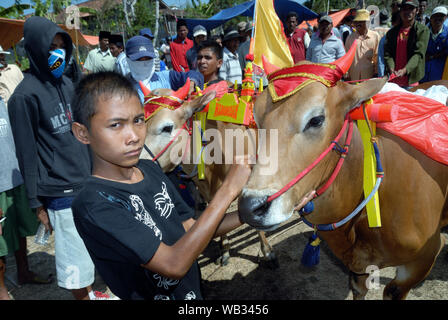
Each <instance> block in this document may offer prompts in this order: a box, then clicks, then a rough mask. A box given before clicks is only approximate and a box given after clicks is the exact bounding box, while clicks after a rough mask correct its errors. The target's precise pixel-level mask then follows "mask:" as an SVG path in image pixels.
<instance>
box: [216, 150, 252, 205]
mask: <svg viewBox="0 0 448 320" xmlns="http://www.w3.org/2000/svg"><path fill="white" fill-rule="evenodd" d="M255 162H256V159H255V157H254V156H251V155H244V156H235V158H234V161H233V164H232V167H231V168H230V171H229V173H228V174H227V176H226V179H225V180H224V183H223V185H226V187H228V188H229V191H230V192H231V193H232V195H233V196H234V197H236V196H237V195H238V194H239V193H240V192H241V189H242V188H243V187H244V186H245V185H246V183H247V180H249V176H250V174H251V172H252V167H253V165H254V164H255Z"/></svg>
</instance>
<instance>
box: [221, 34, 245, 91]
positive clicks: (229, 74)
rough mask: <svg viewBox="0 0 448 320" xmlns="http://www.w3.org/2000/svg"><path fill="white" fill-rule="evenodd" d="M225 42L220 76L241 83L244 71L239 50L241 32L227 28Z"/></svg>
mask: <svg viewBox="0 0 448 320" xmlns="http://www.w3.org/2000/svg"><path fill="white" fill-rule="evenodd" d="M223 44H224V50H223V61H222V66H221V68H220V69H219V77H220V78H221V79H224V80H227V81H230V82H232V83H235V81H236V82H237V83H238V84H241V83H242V81H243V73H242V71H241V65H240V61H239V59H238V52H237V50H238V47H239V45H240V34H239V33H238V31H236V30H235V29H229V30H227V32H226V33H225V34H224V39H223Z"/></svg>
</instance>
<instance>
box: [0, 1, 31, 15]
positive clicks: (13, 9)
mask: <svg viewBox="0 0 448 320" xmlns="http://www.w3.org/2000/svg"><path fill="white" fill-rule="evenodd" d="M26 9H31V5H29V4H21V3H20V0H16V1H15V3H14V5H12V6H10V7H8V8H4V7H2V6H0V17H3V18H10V19H21V18H23V16H24V10H26Z"/></svg>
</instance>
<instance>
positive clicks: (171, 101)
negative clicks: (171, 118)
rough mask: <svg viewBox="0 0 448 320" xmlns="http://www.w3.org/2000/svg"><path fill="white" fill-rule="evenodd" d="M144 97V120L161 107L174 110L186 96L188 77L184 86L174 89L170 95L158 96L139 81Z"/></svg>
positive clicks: (188, 85) (188, 83)
mask: <svg viewBox="0 0 448 320" xmlns="http://www.w3.org/2000/svg"><path fill="white" fill-rule="evenodd" d="M139 84H140V88H141V89H142V92H143V95H144V96H145V98H144V103H143V104H144V109H145V121H147V120H149V118H151V117H152V116H153V115H155V114H156V113H157V112H159V111H160V110H161V109H162V108H168V109H170V110H176V109H177V108H179V107H180V106H181V105H182V102H183V101H184V100H185V98H186V97H187V96H188V91H189V90H190V78H187V81H186V82H185V84H184V86H183V87H182V88H180V89H179V90H177V91H174V92H173V93H172V94H171V95H170V96H159V95H155V94H152V93H151V91H150V90H149V89H148V88H147V87H146V86H145V85H144V84H143V83H142V82H141V81H139Z"/></svg>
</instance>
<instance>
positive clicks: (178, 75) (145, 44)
mask: <svg viewBox="0 0 448 320" xmlns="http://www.w3.org/2000/svg"><path fill="white" fill-rule="evenodd" d="M126 57H127V62H128V65H129V71H130V73H129V75H128V77H129V78H130V79H131V81H132V83H133V84H134V87H135V89H136V90H137V92H138V94H139V97H140V101H141V102H142V103H143V100H144V95H143V92H142V90H141V87H140V85H139V81H141V82H142V83H143V84H144V85H145V86H146V87H147V88H148V89H149V90H154V89H159V88H167V89H172V90H177V89H179V88H181V87H182V86H183V85H184V84H185V82H186V81H187V78H190V80H191V90H194V87H195V86H198V87H200V88H202V87H203V84H204V77H203V76H202V74H200V73H199V72H197V71H194V70H191V71H188V72H177V71H174V70H164V71H159V72H156V71H155V67H154V47H153V45H152V41H151V40H149V39H148V38H146V37H143V36H135V37H132V38H131V39H129V40H128V42H127V43H126Z"/></svg>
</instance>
